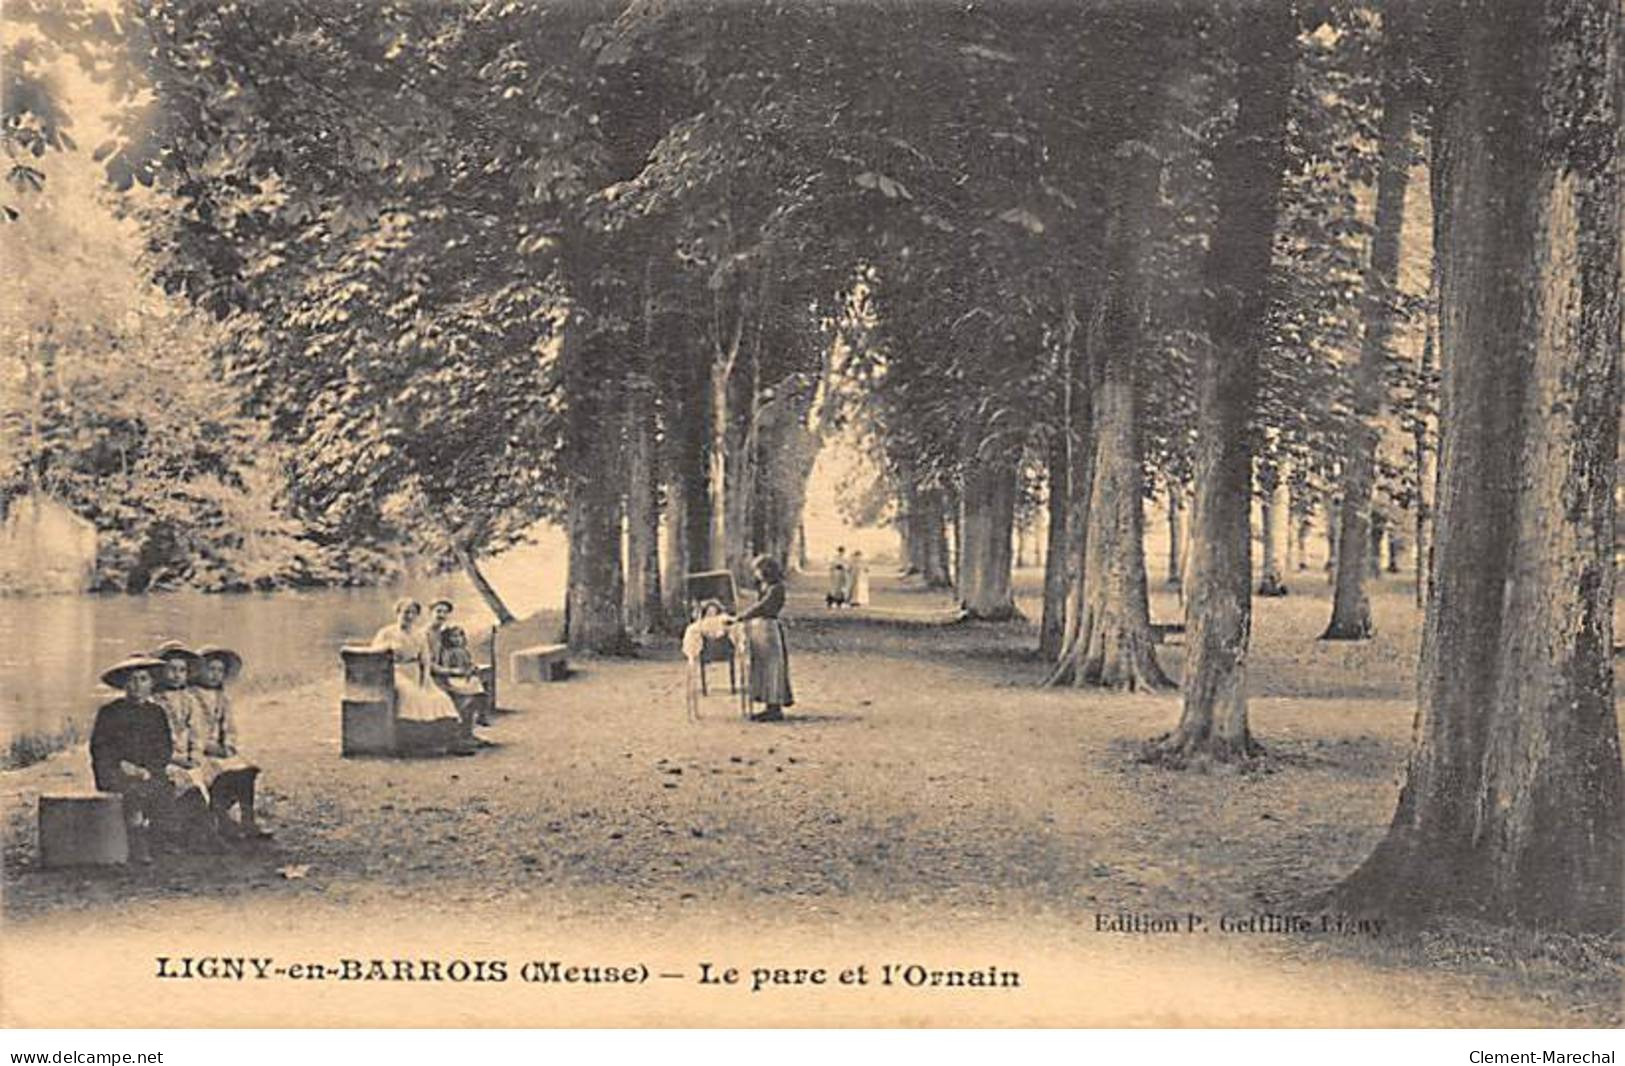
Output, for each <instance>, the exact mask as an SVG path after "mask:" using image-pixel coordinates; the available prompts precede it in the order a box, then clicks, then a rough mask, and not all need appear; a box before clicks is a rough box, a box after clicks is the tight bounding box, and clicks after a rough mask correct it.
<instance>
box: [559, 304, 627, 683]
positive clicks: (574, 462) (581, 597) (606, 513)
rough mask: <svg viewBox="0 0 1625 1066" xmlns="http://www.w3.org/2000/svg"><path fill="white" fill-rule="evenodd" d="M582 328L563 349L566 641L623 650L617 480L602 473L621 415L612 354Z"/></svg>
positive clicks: (615, 448)
mask: <svg viewBox="0 0 1625 1066" xmlns="http://www.w3.org/2000/svg"><path fill="white" fill-rule="evenodd" d="M579 332H581V329H580V328H579V327H576V326H573V325H572V326H568V327H566V329H565V335H564V353H563V360H564V385H565V397H566V403H567V405H568V407H567V411H566V416H565V419H566V430H565V432H566V441H565V469H566V470H567V471H568V475H567V476H568V479H569V480H568V485H569V496H568V508H569V514H568V521H567V528H568V530H569V536H570V561H569V578H568V582H567V586H566V592H565V601H564V639H565V641H566V642H567V643H568V644H569V645H570V648H571V650H573V651H577V652H597V653H603V654H625V653H627V652H629V651H630V650H631V646H632V642H631V639H630V638H629V637H628V636H627V633H626V625H625V619H624V615H623V604H622V589H623V584H622V577H621V482H620V479H618V478H614V477H605V476H604V471H606V470H615V469H618V466H619V463H620V462H621V447H620V445H621V435H620V433H618V432H615V429H616V428H618V427H619V425H620V419H618V418H616V417H614V415H615V411H614V408H613V405H612V403H611V398H610V394H611V393H613V392H616V391H618V390H617V389H616V388H615V384H616V382H617V381H618V379H617V378H612V377H610V376H609V375H607V374H606V373H605V372H604V367H605V365H606V364H609V363H610V360H607V359H600V358H595V357H594V353H593V352H592V351H591V350H590V349H589V348H588V346H587V344H586V343H584V342H583V341H582V340H581V338H580V337H579V336H575V334H578V333H579ZM606 426H607V427H611V428H610V430H609V431H608V432H606V428H605V427H606Z"/></svg>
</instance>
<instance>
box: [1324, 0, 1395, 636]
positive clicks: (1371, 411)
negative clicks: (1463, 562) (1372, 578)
mask: <svg viewBox="0 0 1625 1066" xmlns="http://www.w3.org/2000/svg"><path fill="white" fill-rule="evenodd" d="M1395 10H1397V9H1395ZM1388 17H1389V19H1390V22H1389V23H1388V24H1387V25H1385V26H1384V31H1383V37H1384V51H1385V59H1384V78H1383V93H1382V123H1381V128H1380V131H1379V134H1378V153H1379V162H1378V168H1379V169H1378V174H1377V208H1376V219H1375V223H1374V225H1373V233H1372V238H1371V262H1370V264H1369V266H1368V268H1367V270H1366V275H1365V307H1364V310H1363V312H1362V317H1363V319H1364V325H1365V333H1364V336H1363V338H1362V339H1361V342H1360V362H1359V365H1358V366H1357V367H1356V368H1355V402H1356V404H1357V405H1358V410H1357V412H1356V415H1357V417H1356V420H1355V422H1354V423H1353V425H1352V426H1351V427H1350V431H1349V437H1348V441H1347V444H1346V446H1345V449H1344V455H1343V514H1342V530H1341V532H1340V535H1339V538H1338V544H1339V549H1340V550H1339V554H1338V556H1337V574H1336V582H1335V584H1334V586H1333V592H1332V618H1331V622H1330V623H1329V624H1328V625H1327V626H1326V632H1325V633H1323V634H1321V639H1322V640H1365V639H1367V638H1368V637H1370V636H1371V634H1372V632H1373V628H1372V623H1371V601H1370V598H1369V597H1368V596H1367V595H1366V589H1365V581H1366V560H1365V558H1364V552H1365V545H1366V542H1367V541H1368V539H1369V538H1370V536H1371V529H1372V524H1371V522H1372V514H1371V489H1372V485H1373V484H1374V481H1375V474H1376V462H1377V438H1378V428H1377V424H1376V419H1377V417H1378V415H1379V414H1380V412H1381V410H1382V396H1381V393H1382V368H1383V363H1384V361H1385V360H1386V359H1387V358H1388V341H1389V338H1390V337H1391V336H1392V335H1393V324H1394V295H1395V293H1396V292H1397V290H1398V285H1399V238H1400V231H1401V229H1402V228H1403V226H1404V221H1405V186H1406V183H1407V181H1408V179H1409V176H1410V170H1411V167H1410V162H1411V148H1410V136H1411V88H1410V85H1409V78H1410V73H1409V64H1408V61H1407V59H1406V56H1405V48H1404V42H1403V41H1401V40H1400V35H1399V33H1398V32H1397V28H1396V26H1395V25H1394V24H1393V22H1392V21H1391V20H1392V19H1394V18H1396V17H1397V15H1396V14H1395V13H1394V11H1390V14H1389V16H1388Z"/></svg>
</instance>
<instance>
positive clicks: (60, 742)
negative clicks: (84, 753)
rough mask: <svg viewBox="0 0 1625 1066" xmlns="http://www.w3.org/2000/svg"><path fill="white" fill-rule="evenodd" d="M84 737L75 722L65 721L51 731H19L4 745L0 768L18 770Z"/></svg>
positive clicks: (43, 759) (40, 760) (70, 745)
mask: <svg viewBox="0 0 1625 1066" xmlns="http://www.w3.org/2000/svg"><path fill="white" fill-rule="evenodd" d="M83 739H84V733H83V731H81V730H80V728H79V723H77V722H67V723H64V724H63V725H62V726H60V727H59V728H57V729H56V730H54V731H51V732H43V733H19V734H18V735H17V736H14V737H12V738H11V743H10V744H8V745H7V746H6V754H5V760H4V762H0V770H20V769H22V768H23V767H25V766H32V765H34V764H35V763H37V762H43V761H45V760H46V759H48V758H50V757H51V756H52V755H54V754H56V753H57V752H59V751H61V750H62V749H64V748H71V747H72V746H73V745H75V744H77V743H79V742H80V741H81V740H83Z"/></svg>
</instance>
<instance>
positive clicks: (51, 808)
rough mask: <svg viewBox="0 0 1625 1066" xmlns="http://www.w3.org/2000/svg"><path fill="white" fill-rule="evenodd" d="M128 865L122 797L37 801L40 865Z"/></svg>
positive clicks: (108, 795) (86, 795)
mask: <svg viewBox="0 0 1625 1066" xmlns="http://www.w3.org/2000/svg"><path fill="white" fill-rule="evenodd" d="M129 861H130V842H129V838H128V836H127V834H126V833H125V827H124V797H123V796H120V795H119V794H118V793H116V792H79V793H72V794H64V795H54V796H41V797H40V798H39V864H40V865H41V866H42V867H53V866H116V865H119V864H121V863H126V862H129Z"/></svg>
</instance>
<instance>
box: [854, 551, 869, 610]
mask: <svg viewBox="0 0 1625 1066" xmlns="http://www.w3.org/2000/svg"><path fill="white" fill-rule="evenodd" d="M868 602H869V564H868V563H866V562H864V561H863V553H862V552H860V551H855V552H853V553H852V606H854V607H862V606H863V605H864V604H866V603H868Z"/></svg>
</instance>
